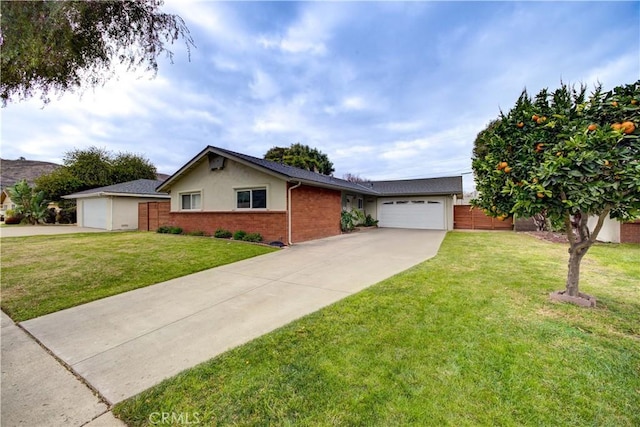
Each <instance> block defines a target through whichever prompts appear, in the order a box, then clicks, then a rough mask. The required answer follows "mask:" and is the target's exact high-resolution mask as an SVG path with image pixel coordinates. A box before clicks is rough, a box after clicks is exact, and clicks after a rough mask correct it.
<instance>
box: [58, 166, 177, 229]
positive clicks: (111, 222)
mask: <svg viewBox="0 0 640 427" xmlns="http://www.w3.org/2000/svg"><path fill="white" fill-rule="evenodd" d="M161 182H162V181H156V180H153V179H137V180H135V181H128V182H123V183H121V184H114V185H108V186H106V187H99V188H93V189H90V190H85V191H80V192H78V193H73V194H69V195H68V196H63V199H75V200H76V212H77V218H78V220H77V224H78V226H79V227H89V228H99V229H103V230H137V229H138V204H139V203H143V202H149V201H155V202H158V201H167V200H168V199H169V198H170V196H169V195H168V194H166V193H158V192H157V191H156V187H157V186H158V185H159V184H160V183H161Z"/></svg>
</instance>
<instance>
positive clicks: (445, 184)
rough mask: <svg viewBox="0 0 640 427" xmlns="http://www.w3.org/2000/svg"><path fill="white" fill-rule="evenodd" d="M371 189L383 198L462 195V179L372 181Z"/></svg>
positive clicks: (449, 177)
mask: <svg viewBox="0 0 640 427" xmlns="http://www.w3.org/2000/svg"><path fill="white" fill-rule="evenodd" d="M371 185H372V186H371V188H372V189H373V190H374V191H376V192H378V193H381V194H383V195H385V196H410V195H422V194H434V195H436V194H459V195H462V177H461V176H447V177H442V178H423V179H406V180H398V181H373V182H372V183H371Z"/></svg>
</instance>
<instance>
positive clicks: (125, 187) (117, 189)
mask: <svg viewBox="0 0 640 427" xmlns="http://www.w3.org/2000/svg"><path fill="white" fill-rule="evenodd" d="M161 183H162V181H157V180H155V179H137V180H135V181H128V182H122V183H120V184H113V185H107V186H106V187H98V188H92V189H90V190H84V191H79V192H77V193H73V194H69V195H68V196H64V198H65V199H77V198H82V197H88V196H93V195H100V194H109V195H122V196H126V195H131V196H133V195H136V196H148V197H166V198H169V195H168V194H167V193H160V192H157V191H156V188H157V187H158V185H160V184H161Z"/></svg>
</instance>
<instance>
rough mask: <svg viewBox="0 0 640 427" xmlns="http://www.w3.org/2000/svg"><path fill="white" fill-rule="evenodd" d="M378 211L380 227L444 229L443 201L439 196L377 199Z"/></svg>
mask: <svg viewBox="0 0 640 427" xmlns="http://www.w3.org/2000/svg"><path fill="white" fill-rule="evenodd" d="M378 212H379V215H378V220H379V222H378V225H379V226H380V227H390V228H422V229H427V230H444V229H445V225H444V224H445V202H444V199H441V198H427V197H404V198H393V199H391V198H389V199H386V198H385V199H378Z"/></svg>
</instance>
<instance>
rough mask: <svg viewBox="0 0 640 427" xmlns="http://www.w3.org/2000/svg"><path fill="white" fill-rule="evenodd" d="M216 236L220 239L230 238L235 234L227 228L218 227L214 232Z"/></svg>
mask: <svg viewBox="0 0 640 427" xmlns="http://www.w3.org/2000/svg"><path fill="white" fill-rule="evenodd" d="M213 236H214V237H217V238H219V239H230V238H231V236H233V233H231V232H230V231H229V230H225V229H224V228H218V229H217V230H216V232H215V233H213Z"/></svg>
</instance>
